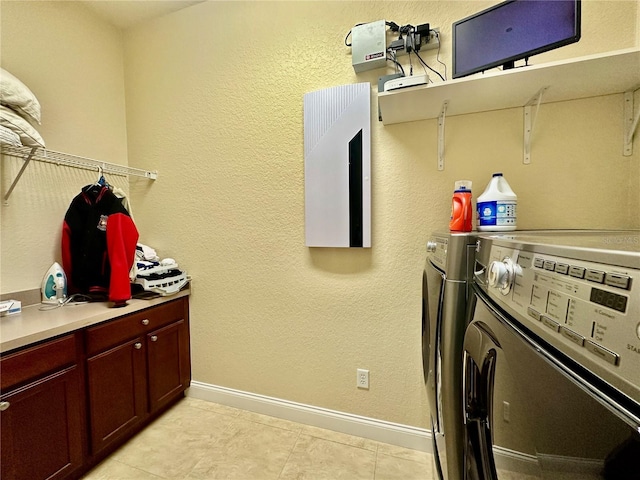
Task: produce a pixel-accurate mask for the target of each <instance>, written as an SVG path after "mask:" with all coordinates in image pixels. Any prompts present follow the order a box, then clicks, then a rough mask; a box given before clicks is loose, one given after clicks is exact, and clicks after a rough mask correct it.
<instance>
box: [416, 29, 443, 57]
mask: <svg viewBox="0 0 640 480" xmlns="http://www.w3.org/2000/svg"><path fill="white" fill-rule="evenodd" d="M436 33H437V34H438V35H439V34H440V29H439V28H432V29H431V30H429V41H428V42H425V40H426V39H425V40H423V41H422V45H421V46H420V51H421V52H422V51H424V50H433V49H434V48H438V47H439V46H440V40H439V39H438V35H436Z"/></svg>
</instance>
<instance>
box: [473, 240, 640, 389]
mask: <svg viewBox="0 0 640 480" xmlns="http://www.w3.org/2000/svg"><path fill="white" fill-rule="evenodd" d="M485 253H486V252H485ZM485 259H486V257H485ZM486 260H488V261H487V262H486V263H487V265H486V267H485V269H486V282H485V285H484V286H483V288H484V289H485V290H486V291H487V293H488V294H489V296H490V297H491V298H493V299H494V300H495V301H496V302H497V303H498V304H500V305H502V306H504V307H506V311H507V312H508V313H510V314H511V315H512V316H513V317H514V318H515V319H516V320H518V321H519V322H520V323H521V324H523V325H524V326H525V327H527V328H528V329H529V330H531V331H532V332H534V333H535V334H537V335H539V336H540V337H541V338H543V339H544V340H545V341H547V342H548V343H550V344H551V345H553V346H554V347H556V348H557V349H559V350H560V351H562V352H563V353H565V354H567V355H568V356H569V357H571V358H572V359H574V360H576V361H577V362H578V363H580V364H582V365H583V366H585V367H586V368H588V369H589V370H592V371H594V370H595V372H596V373H597V374H598V375H600V376H602V377H604V378H605V379H606V380H608V381H610V383H612V384H614V385H616V386H618V387H619V388H621V389H622V390H623V391H625V392H626V393H628V394H630V395H631V396H632V398H636V400H637V399H639V398H640V395H639V394H638V392H640V270H638V269H634V268H627V267H621V266H617V265H605V264H601V263H594V262H590V261H587V260H582V259H574V258H567V257H562V256H555V255H550V254H546V253H544V254H543V253H538V252H536V251H534V250H533V249H532V250H531V251H527V249H526V247H523V248H519V249H514V248H509V247H504V246H500V245H491V252H490V255H489V258H488V259H486ZM476 269H478V265H476ZM629 386H632V388H631V389H629V388H625V387H629ZM634 394H635V395H634Z"/></svg>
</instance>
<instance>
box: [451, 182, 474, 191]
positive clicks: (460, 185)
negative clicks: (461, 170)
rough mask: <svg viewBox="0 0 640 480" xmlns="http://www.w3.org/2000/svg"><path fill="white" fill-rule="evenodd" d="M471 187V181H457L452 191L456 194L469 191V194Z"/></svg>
mask: <svg viewBox="0 0 640 480" xmlns="http://www.w3.org/2000/svg"><path fill="white" fill-rule="evenodd" d="M471 185H472V182H471V180H458V181H456V182H455V183H454V190H455V191H456V192H459V191H465V192H466V191H469V192H470V191H471Z"/></svg>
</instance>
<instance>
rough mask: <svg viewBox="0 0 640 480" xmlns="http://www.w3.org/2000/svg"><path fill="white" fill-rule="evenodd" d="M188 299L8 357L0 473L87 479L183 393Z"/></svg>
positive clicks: (0, 405) (38, 479) (1, 366)
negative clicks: (86, 476)
mask: <svg viewBox="0 0 640 480" xmlns="http://www.w3.org/2000/svg"><path fill="white" fill-rule="evenodd" d="M190 381H191V360H190V347H189V297H188V296H184V297H180V298H177V299H174V300H170V301H167V302H164V303H160V304H158V305H156V306H153V307H150V308H147V309H144V310H140V311H138V312H135V313H132V314H128V315H123V316H121V317H118V318H114V319H112V320H108V321H105V322H103V323H100V324H97V325H94V326H91V327H87V328H85V329H82V330H79V331H76V332H74V333H71V334H67V335H65V336H62V337H60V338H57V339H54V340H50V341H46V342H43V343H41V344H38V345H35V346H31V347H26V348H24V349H21V350H18V351H16V352H9V353H7V354H3V355H2V357H0V392H1V393H2V395H1V396H0V421H1V424H0V442H1V448H0V454H1V457H0V478H1V479H2V480H23V479H24V480H43V479H49V480H60V479H69V478H79V477H80V475H82V474H83V473H84V472H86V471H87V470H89V469H90V468H91V467H93V466H94V465H96V464H97V463H98V462H99V461H100V460H102V459H103V458H104V457H105V456H106V455H108V454H109V453H111V452H112V451H114V450H115V449H116V448H117V447H118V446H120V445H122V444H123V443H124V442H125V441H126V440H127V439H129V438H130V437H131V436H133V435H134V434H135V433H136V432H138V431H139V430H141V429H142V428H144V427H145V425H147V424H148V423H149V422H150V421H151V420H152V419H153V418H155V417H156V416H157V415H159V414H160V413H161V412H163V411H164V410H166V409H167V408H168V407H169V406H170V405H171V404H172V403H173V402H175V401H176V400H177V399H178V398H180V397H181V396H183V395H184V391H185V390H186V389H187V388H188V387H189V383H190Z"/></svg>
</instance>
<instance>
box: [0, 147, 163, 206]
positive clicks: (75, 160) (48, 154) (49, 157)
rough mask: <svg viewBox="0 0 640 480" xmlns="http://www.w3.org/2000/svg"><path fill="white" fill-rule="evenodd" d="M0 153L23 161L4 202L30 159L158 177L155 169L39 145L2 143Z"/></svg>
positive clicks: (117, 173) (106, 171) (125, 175)
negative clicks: (122, 163)
mask: <svg viewBox="0 0 640 480" xmlns="http://www.w3.org/2000/svg"><path fill="white" fill-rule="evenodd" d="M2 154H3V155H5V156H8V157H15V158H22V160H23V161H24V163H23V165H22V167H21V168H20V171H19V172H18V175H17V176H16V178H15V179H14V180H13V183H12V184H11V186H10V187H9V189H8V190H7V193H6V194H5V196H4V199H5V202H6V201H7V200H8V199H9V196H10V195H11V192H13V189H14V188H15V186H16V184H17V183H18V180H20V177H22V174H23V173H24V171H25V169H26V168H27V165H29V162H31V161H32V160H35V161H37V162H44V163H52V164H55V165H63V166H66V167H73V168H81V169H83V170H92V171H96V172H102V173H103V174H104V173H108V174H110V175H120V176H123V177H128V176H136V177H145V178H148V179H150V180H156V179H157V178H158V172H157V171H156V170H142V169H140V168H133V167H128V166H126V165H118V164H115V163H109V162H102V161H100V160H94V159H92V158H86V157H80V156H77V155H71V154H69V153H62V152H56V151H55V150H47V149H45V148H39V147H14V146H10V145H2Z"/></svg>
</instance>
